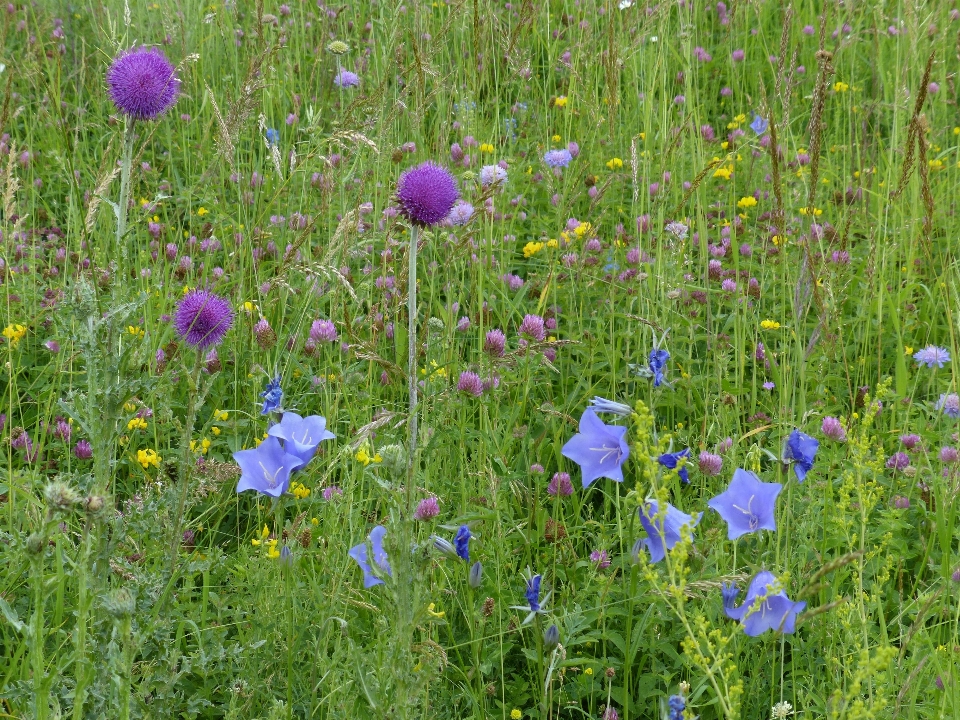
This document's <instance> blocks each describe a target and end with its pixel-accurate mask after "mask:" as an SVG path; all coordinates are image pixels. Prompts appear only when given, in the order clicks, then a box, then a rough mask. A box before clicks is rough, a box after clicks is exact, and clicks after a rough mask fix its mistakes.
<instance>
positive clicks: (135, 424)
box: [127, 417, 147, 430]
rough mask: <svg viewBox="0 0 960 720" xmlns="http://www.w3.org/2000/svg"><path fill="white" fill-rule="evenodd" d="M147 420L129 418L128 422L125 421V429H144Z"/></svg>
mask: <svg viewBox="0 0 960 720" xmlns="http://www.w3.org/2000/svg"><path fill="white" fill-rule="evenodd" d="M146 429H147V421H146V420H144V419H143V418H138V417H135V418H131V419H130V422H128V423H127V430H146Z"/></svg>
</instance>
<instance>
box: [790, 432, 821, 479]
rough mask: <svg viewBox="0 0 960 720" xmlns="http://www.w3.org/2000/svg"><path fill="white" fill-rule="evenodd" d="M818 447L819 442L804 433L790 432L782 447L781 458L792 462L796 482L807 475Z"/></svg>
mask: <svg viewBox="0 0 960 720" xmlns="http://www.w3.org/2000/svg"><path fill="white" fill-rule="evenodd" d="M819 447H820V442H819V441H818V440H817V439H816V438H812V437H810V436H809V435H807V434H806V433H802V432H800V431H799V430H794V431H793V432H792V433H790V437H788V438H787V443H786V445H785V446H784V448H783V459H784V462H791V461H792V462H793V472H794V473H796V475H797V481H798V482H803V480H804V478H806V477H807V473H808V472H810V468H811V467H813V461H814V459H815V458H816V457H817V448H819Z"/></svg>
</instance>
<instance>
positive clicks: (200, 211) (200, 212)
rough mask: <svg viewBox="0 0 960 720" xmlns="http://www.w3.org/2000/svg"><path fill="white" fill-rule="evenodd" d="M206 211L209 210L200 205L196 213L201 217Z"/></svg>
mask: <svg viewBox="0 0 960 720" xmlns="http://www.w3.org/2000/svg"><path fill="white" fill-rule="evenodd" d="M208 212H210V211H209V210H207V209H206V208H205V207H202V206H201V207H200V209H199V210H197V215H199V216H200V217H203V216H204V215H206V214H207V213H208Z"/></svg>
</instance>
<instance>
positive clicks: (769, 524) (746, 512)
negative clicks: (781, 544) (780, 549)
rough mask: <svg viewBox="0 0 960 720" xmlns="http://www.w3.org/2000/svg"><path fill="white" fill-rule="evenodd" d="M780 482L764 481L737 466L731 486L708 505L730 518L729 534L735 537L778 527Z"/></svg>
mask: <svg viewBox="0 0 960 720" xmlns="http://www.w3.org/2000/svg"><path fill="white" fill-rule="evenodd" d="M782 489H783V485H781V484H780V483H765V482H761V481H760V478H758V477H757V476H756V475H754V474H753V473H752V472H748V471H746V470H742V469H740V468H737V469H736V470H735V471H734V472H733V480H731V481H730V487H728V488H727V489H726V491H724V492H722V493H720V494H719V495H717V496H716V497H715V498H713V499H711V500H710V501H709V502H708V503H707V505H708V506H709V507H712V508H713V509H714V510H716V511H717V512H718V513H720V517H722V518H723V519H724V520H726V521H727V537H729V538H730V539H731V540H736V539H737V538H738V537H740V536H741V535H746V534H747V533H751V532H756V531H757V530H776V529H777V520H776V517H775V510H776V505H777V495H779V494H780V491H781V490H782Z"/></svg>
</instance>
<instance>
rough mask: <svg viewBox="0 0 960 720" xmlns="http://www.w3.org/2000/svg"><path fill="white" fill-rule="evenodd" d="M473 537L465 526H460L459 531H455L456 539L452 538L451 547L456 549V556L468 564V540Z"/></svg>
mask: <svg viewBox="0 0 960 720" xmlns="http://www.w3.org/2000/svg"><path fill="white" fill-rule="evenodd" d="M472 537H473V535H472V533H471V532H470V528H469V527H467V526H466V525H461V526H460V529H459V530H457V535H456V537H454V538H453V547H454V548H456V551H457V555H458V556H459V557H460V559H461V560H466V561H467V562H470V538H472Z"/></svg>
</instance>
